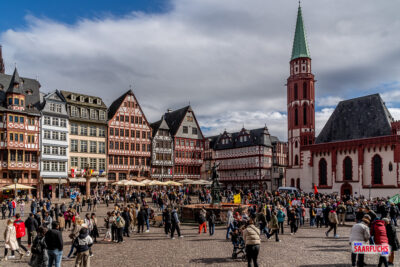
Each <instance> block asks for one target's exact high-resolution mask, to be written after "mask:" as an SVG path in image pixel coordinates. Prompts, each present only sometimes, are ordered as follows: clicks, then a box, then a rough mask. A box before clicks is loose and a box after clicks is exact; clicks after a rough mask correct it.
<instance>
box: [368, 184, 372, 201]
mask: <svg viewBox="0 0 400 267" xmlns="http://www.w3.org/2000/svg"><path fill="white" fill-rule="evenodd" d="M371 188H372V184H370V185H369V200H371Z"/></svg>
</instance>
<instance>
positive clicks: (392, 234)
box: [383, 218, 400, 266]
mask: <svg viewBox="0 0 400 267" xmlns="http://www.w3.org/2000/svg"><path fill="white" fill-rule="evenodd" d="M383 221H384V222H385V223H386V235H387V237H388V240H389V245H390V248H391V249H390V255H389V262H388V265H389V266H393V264H394V252H395V251H398V250H399V246H400V244H399V240H398V238H397V234H396V226H394V224H393V223H391V221H390V220H389V219H388V218H384V219H383Z"/></svg>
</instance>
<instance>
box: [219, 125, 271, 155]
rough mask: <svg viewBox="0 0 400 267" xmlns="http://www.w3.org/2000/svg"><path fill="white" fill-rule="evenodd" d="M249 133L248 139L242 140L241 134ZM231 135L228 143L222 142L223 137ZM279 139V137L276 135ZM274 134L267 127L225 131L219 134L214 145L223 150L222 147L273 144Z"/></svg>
mask: <svg viewBox="0 0 400 267" xmlns="http://www.w3.org/2000/svg"><path fill="white" fill-rule="evenodd" d="M242 135H247V136H248V138H247V140H246V141H243V142H240V136H242ZM225 136H226V137H229V139H230V141H229V142H228V143H227V144H222V142H221V139H223V138H224V137H225ZM274 138H275V139H278V138H277V137H274ZM272 139H273V138H272V136H271V135H270V134H269V132H268V128H267V127H263V128H259V129H253V130H246V129H244V128H243V129H242V130H241V131H240V132H235V133H230V134H229V133H228V132H226V131H225V132H224V133H222V134H221V135H219V137H218V140H217V141H216V143H215V145H214V149H216V150H222V149H231V148H240V147H249V146H256V145H263V146H269V147H271V146H272Z"/></svg>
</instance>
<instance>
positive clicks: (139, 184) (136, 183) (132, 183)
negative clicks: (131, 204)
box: [125, 180, 145, 186]
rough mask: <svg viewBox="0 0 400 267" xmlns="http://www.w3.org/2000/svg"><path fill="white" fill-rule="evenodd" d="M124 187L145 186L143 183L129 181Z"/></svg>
mask: <svg viewBox="0 0 400 267" xmlns="http://www.w3.org/2000/svg"><path fill="white" fill-rule="evenodd" d="M125 185H132V186H145V184H144V183H140V182H136V181H132V180H131V181H129V182H127V183H126V184H125Z"/></svg>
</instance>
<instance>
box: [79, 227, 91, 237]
mask: <svg viewBox="0 0 400 267" xmlns="http://www.w3.org/2000/svg"><path fill="white" fill-rule="evenodd" d="M88 235H89V232H88V229H87V228H82V229H81V230H80V231H79V238H80V239H84V238H86V237H87V236H88Z"/></svg>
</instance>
